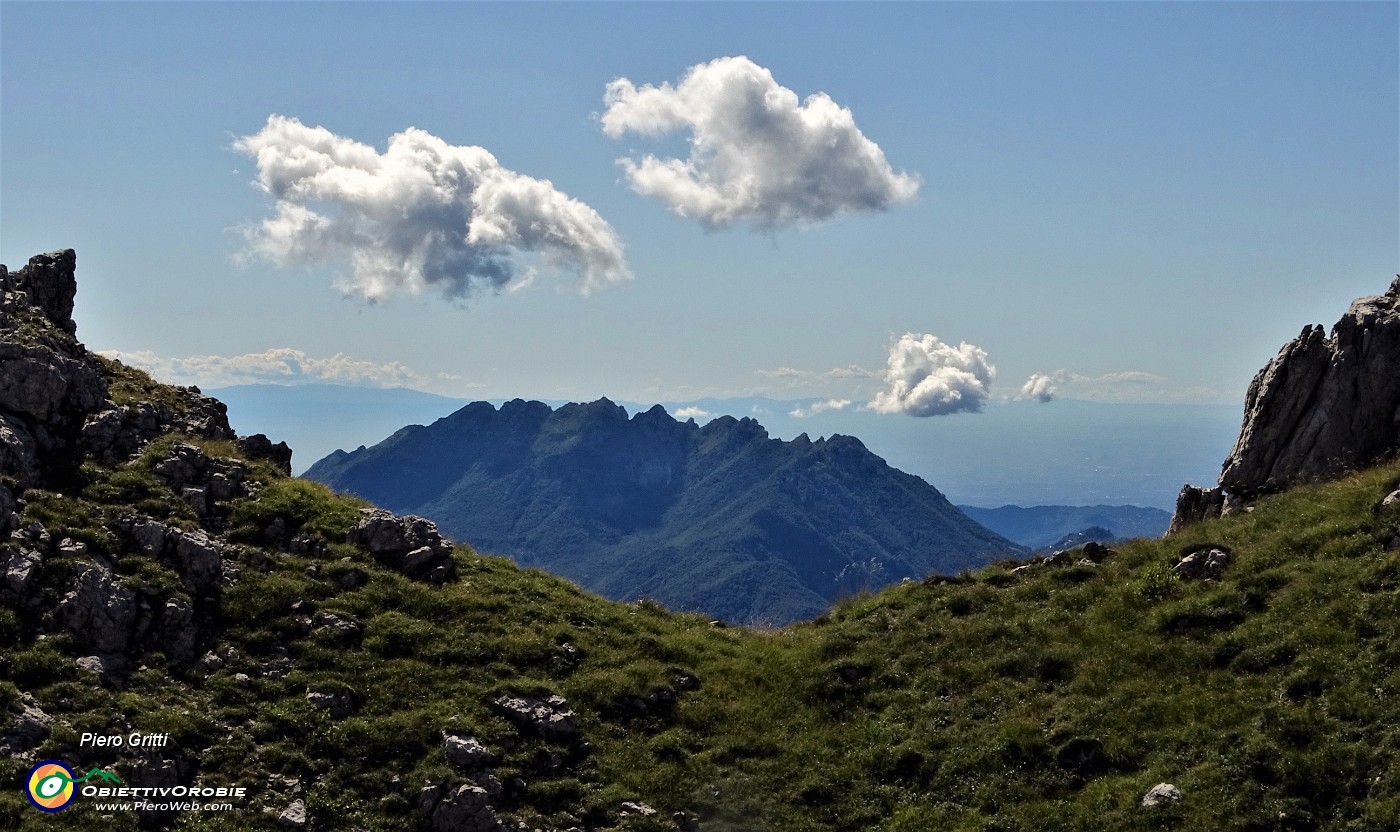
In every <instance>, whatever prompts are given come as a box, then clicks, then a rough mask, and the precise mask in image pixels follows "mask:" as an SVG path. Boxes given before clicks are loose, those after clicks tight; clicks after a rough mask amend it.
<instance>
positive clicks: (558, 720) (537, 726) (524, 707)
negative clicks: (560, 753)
mask: <svg viewBox="0 0 1400 832" xmlns="http://www.w3.org/2000/svg"><path fill="white" fill-rule="evenodd" d="M491 706H492V708H493V709H494V710H495V711H496V712H497V713H499V714H500V715H501V716H503V717H505V718H506V720H507V721H508V722H510V723H511V724H512V725H514V726H515V727H516V728H518V729H522V730H526V731H530V732H533V733H535V734H538V735H540V736H542V737H545V738H547V739H568V738H570V737H573V736H576V735H577V734H578V732H579V724H578V714H576V713H574V712H573V710H572V709H571V708H570V707H569V703H568V702H566V701H565V700H564V697H562V696H549V697H546V698H545V699H535V698H534V697H531V696H502V697H499V698H497V699H496V700H495V701H494V702H492V703H491Z"/></svg>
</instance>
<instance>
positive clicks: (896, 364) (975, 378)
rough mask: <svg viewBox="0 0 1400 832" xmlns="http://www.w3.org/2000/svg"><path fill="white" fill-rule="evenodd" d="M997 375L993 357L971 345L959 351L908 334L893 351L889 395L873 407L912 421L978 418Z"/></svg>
mask: <svg viewBox="0 0 1400 832" xmlns="http://www.w3.org/2000/svg"><path fill="white" fill-rule="evenodd" d="M996 375H997V370H996V367H994V366H992V365H991V364H990V363H988V362H987V353H986V352H985V351H984V350H982V349H980V348H978V347H975V346H973V345H972V344H969V343H967V342H966V341H964V342H962V343H960V344H959V345H958V346H956V347H954V346H953V345H952V344H945V343H943V342H942V341H940V340H938V339H937V338H936V337H934V336H932V335H916V334H914V333H912V332H910V333H905V334H904V335H903V336H901V337H900V339H899V340H898V341H897V342H896V343H895V344H894V346H893V347H891V348H890V356H889V361H888V364H887V368H886V370H885V381H886V383H887V384H889V389H888V390H882V391H880V392H879V393H877V394H876V395H875V400H874V401H872V402H871V403H870V407H871V408H872V409H874V410H875V411H877V412H879V413H905V414H908V415H910V416H940V415H943V414H947V413H957V412H959V411H973V412H976V411H979V410H981V409H982V403H983V402H984V401H986V399H987V395H988V392H989V389H990V387H991V384H992V380H993V379H995V378H996Z"/></svg>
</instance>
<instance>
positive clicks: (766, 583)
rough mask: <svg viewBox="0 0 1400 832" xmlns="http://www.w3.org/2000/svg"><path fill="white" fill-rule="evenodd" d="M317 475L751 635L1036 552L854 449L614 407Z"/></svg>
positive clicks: (545, 416) (337, 456) (352, 456)
mask: <svg viewBox="0 0 1400 832" xmlns="http://www.w3.org/2000/svg"><path fill="white" fill-rule="evenodd" d="M306 476H307V477H308V478H309V479H313V480H316V481H319V482H323V483H325V484H327V485H330V486H332V487H333V488H337V489H341V490H344V491H348V492H350V493H353V494H356V495H359V496H361V497H364V498H366V499H369V500H373V501H374V502H376V503H378V504H380V505H384V506H386V507H390V508H392V509H394V510H403V511H412V512H413V513H416V514H421V515H423V516H424V517H429V518H431V519H433V520H434V521H435V522H437V523H438V525H439V526H441V527H442V528H443V529H444V531H446V532H448V533H450V534H452V535H454V536H456V537H458V538H461V539H465V540H467V541H469V542H470V543H471V544H472V545H473V546H475V547H477V548H478V549H480V550H482V551H489V552H496V553H499V554H505V555H509V556H511V557H512V558H514V559H516V560H517V561H518V562H519V563H521V564H524V565H528V566H537V567H540V568H543V569H546V570H548V571H550V572H554V573H556V574H560V575H563V576H565V577H568V578H571V579H573V580H576V581H578V582H579V583H581V584H583V585H584V586H585V587H587V588H589V589H592V590H594V591H597V592H600V593H602V594H604V595H607V596H609V597H612V598H617V599H633V598H638V597H650V598H654V599H656V600H658V601H660V602H662V603H664V604H666V605H668V606H671V607H673V608H677V609H685V610H700V611H704V612H706V613H708V614H710V615H714V616H717V617H720V618H723V619H726V620H731V621H738V622H754V621H758V622H764V623H784V622H787V621H792V620H796V619H801V618H809V617H811V616H813V615H816V614H817V613H819V612H821V611H822V610H823V609H825V608H826V607H827V606H828V605H829V604H830V602H831V601H833V600H835V599H836V598H838V597H840V596H842V595H844V594H849V593H852V592H856V591H859V590H862V589H867V588H874V587H879V586H883V585H886V584H889V583H892V582H895V581H898V580H900V579H902V578H920V577H923V576H925V575H927V574H929V573H931V572H943V573H955V572H958V571H960V570H963V569H967V568H971V567H975V566H979V565H983V564H986V563H988V562H990V561H991V560H993V559H995V558H996V557H998V556H1006V555H1010V554H1015V553H1016V552H1018V551H1019V547H1018V546H1016V544H1013V543H1011V542H1009V541H1007V540H1005V539H1003V538H1001V537H1000V536H998V535H997V534H995V533H993V532H991V531H989V530H987V529H985V528H983V527H982V526H980V525H978V524H977V523H976V522H974V521H972V520H971V519H969V518H968V517H967V516H966V515H964V514H963V513H962V512H960V511H959V510H958V509H957V508H955V507H954V506H953V505H952V504H950V503H949V502H948V501H947V500H946V499H945V498H944V497H943V495H942V494H940V493H939V492H938V490H937V489H935V488H933V487H932V486H930V485H929V484H928V483H926V482H924V481H923V480H921V479H919V478H918V477H914V476H910V475H908V474H905V473H903V472H900V471H898V470H895V469H893V468H891V467H889V466H888V465H886V464H885V462H884V461H883V460H881V459H880V458H879V457H877V456H875V455H874V454H872V453H870V451H868V450H867V449H866V448H865V446H864V445H862V444H861V443H860V441H859V440H857V439H855V438H853V437H849V436H840V435H837V436H832V437H831V438H829V439H819V440H817V441H815V442H813V441H811V440H809V439H808V438H807V437H806V436H805V435H803V436H799V437H797V438H796V439H794V440H793V441H791V442H783V441H780V440H776V439H771V438H769V436H768V433H767V432H766V431H765V430H764V429H763V427H762V426H761V425H759V423H758V422H756V421H754V420H753V419H734V418H732V417H727V416H726V417H721V418H719V419H715V420H713V421H711V422H709V423H708V424H706V425H704V426H703V427H701V426H699V425H696V424H695V422H694V421H687V422H678V421H676V420H675V419H673V418H671V417H670V416H669V415H667V413H666V411H665V410H664V409H663V408H661V407H660V406H657V407H653V408H652V409H650V410H648V411H646V412H644V413H638V414H637V415H635V416H632V417H631V418H629V417H628V414H627V411H626V410H624V409H623V408H622V407H620V406H618V405H615V404H613V403H612V402H610V401H608V400H607V399H600V400H599V401H596V402H592V403H589V404H571V405H565V406H563V407H561V408H559V409H558V410H552V409H551V408H549V407H548V406H547V405H545V404H542V403H540V402H525V401H520V400H515V401H512V402H507V403H506V404H504V405H502V406H501V408H500V409H499V410H497V409H496V408H494V407H493V406H491V405H490V404H488V403H486V402H476V403H473V404H470V405H467V406H466V407H464V408H462V409H461V410H459V411H457V412H456V413H454V414H452V415H451V416H448V417H446V418H443V419H440V420H438V421H437V422H435V423H433V424H432V425H430V426H426V427H423V426H412V427H407V428H404V429H403V430H401V431H399V432H397V433H396V434H394V435H393V436H391V437H390V438H389V439H386V440H385V441H384V442H382V443H380V444H378V445H376V446H374V447H372V448H362V449H359V450H357V451H354V452H350V453H346V452H343V451H340V452H337V453H334V454H331V455H330V456H328V457H326V458H325V459H323V460H321V461H320V462H318V463H316V464H315V465H313V466H312V467H311V468H310V469H309V470H308V471H307V473H306Z"/></svg>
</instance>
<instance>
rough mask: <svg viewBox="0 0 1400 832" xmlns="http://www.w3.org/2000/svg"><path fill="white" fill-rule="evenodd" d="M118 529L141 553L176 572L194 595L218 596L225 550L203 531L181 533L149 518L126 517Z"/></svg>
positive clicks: (186, 589) (179, 530)
mask: <svg viewBox="0 0 1400 832" xmlns="http://www.w3.org/2000/svg"><path fill="white" fill-rule="evenodd" d="M117 525H118V528H120V529H122V530H123V531H125V532H127V533H128V534H130V535H131V539H132V541H133V542H134V543H135V545H136V548H137V549H138V550H140V552H141V553H142V554H144V555H147V556H149V557H153V558H156V559H157V560H159V561H160V562H161V563H163V564H165V565H166V566H169V567H171V568H172V569H174V570H175V572H176V574H178V575H179V576H180V583H181V585H182V586H183V587H184V589H185V591H187V592H189V593H190V594H191V595H196V596H201V595H208V594H211V593H214V592H216V591H217V590H218V589H219V586H220V583H221V581H222V579H223V573H224V570H223V566H224V560H223V546H222V544H220V543H219V542H218V541H217V540H215V539H213V538H211V537H210V536H209V535H208V533H206V532H204V531H202V530H198V529H196V530H190V531H186V530H182V529H178V528H175V527H174V526H170V525H167V524H165V523H162V522H160V521H158V520H154V519H152V518H150V517H124V518H121V519H119V520H118V521H117Z"/></svg>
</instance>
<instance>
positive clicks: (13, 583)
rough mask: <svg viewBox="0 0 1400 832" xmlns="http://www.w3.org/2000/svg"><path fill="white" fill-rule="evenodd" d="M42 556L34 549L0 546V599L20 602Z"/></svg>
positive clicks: (26, 591) (24, 597)
mask: <svg viewBox="0 0 1400 832" xmlns="http://www.w3.org/2000/svg"><path fill="white" fill-rule="evenodd" d="M43 560H44V556H43V554H42V553H41V552H39V551H38V550H36V549H30V548H18V547H17V548H9V547H5V548H0V600H4V601H9V602H11V603H16V604H18V603H22V602H24V601H25V600H27V599H28V596H29V589H30V586H31V584H32V582H33V580H34V576H35V575H37V574H38V570H39V564H41V563H43Z"/></svg>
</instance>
